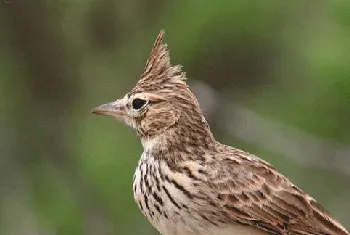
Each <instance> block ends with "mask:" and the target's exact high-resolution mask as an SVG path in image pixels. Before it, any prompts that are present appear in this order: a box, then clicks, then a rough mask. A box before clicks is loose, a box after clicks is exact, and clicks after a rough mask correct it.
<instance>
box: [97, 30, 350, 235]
mask: <svg viewBox="0 0 350 235" xmlns="http://www.w3.org/2000/svg"><path fill="white" fill-rule="evenodd" d="M163 37H164V31H161V32H160V34H159V35H158V37H157V39H156V41H155V44H154V46H153V48H152V51H151V54H150V56H149V58H148V60H147V63H146V67H145V70H144V73H143V74H142V76H141V78H140V80H139V81H138V82H137V84H136V86H135V87H134V88H133V89H132V90H131V91H130V92H129V93H128V94H126V95H125V96H124V98H122V99H120V100H117V101H114V102H111V103H108V104H104V105H101V106H99V107H97V108H95V109H94V110H93V112H94V113H96V114H103V115H109V116H113V117H116V118H118V119H119V120H121V121H122V122H124V123H126V124H127V125H129V126H131V127H133V128H134V129H135V130H136V132H137V134H138V135H139V136H140V138H141V143H142V145H143V148H144V152H143V154H142V155H141V159H140V160H139V163H138V167H137V168H136V172H135V175H134V180H133V190H134V197H135V200H136V202H137V204H138V205H139V207H140V209H141V211H142V212H143V214H144V215H145V216H146V217H147V218H148V219H149V221H150V222H151V223H152V225H153V226H154V227H155V228H157V229H158V231H159V232H160V233H161V234H162V235H231V234H235V235H248V234H253V235H254V234H255V235H260V234H261V235H262V234H281V235H287V234H288V235H316V234H317V235H335V234H338V235H349V233H348V232H347V231H346V230H345V228H343V227H342V226H341V225H340V224H339V223H338V222H337V221H336V220H335V219H334V218H333V217H332V216H331V215H330V214H329V213H328V212H327V211H326V210H325V209H323V208H322V207H321V206H320V204H318V203H317V202H316V201H315V200H314V199H313V198H311V197H310V196H309V195H308V194H306V193H305V192H304V191H302V190H301V189H299V188H298V187H297V186H295V185H294V184H293V183H291V182H290V181H289V180H288V179H287V178H286V177H284V176H283V175H281V174H280V173H278V171H276V169H274V168H273V167H272V166H271V165H270V164H269V163H267V162H265V161H264V160H262V159H260V158H258V157H256V156H255V155H252V154H250V153H247V152H244V151H242V150H239V149H236V148H234V147H231V146H226V145H223V144H221V143H219V142H218V141H216V140H215V138H214V136H213V134H212V132H211V130H210V127H209V125H208V123H207V122H206V120H205V118H204V116H203V114H202V111H201V109H200V107H199V104H198V101H197V99H196V97H195V96H194V95H193V93H192V92H191V91H190V89H189V87H188V85H187V84H186V82H185V79H186V75H185V73H184V72H182V70H181V67H180V66H178V65H177V66H172V65H171V64H170V56H169V51H168V48H167V46H166V45H165V44H163V43H162V40H163Z"/></svg>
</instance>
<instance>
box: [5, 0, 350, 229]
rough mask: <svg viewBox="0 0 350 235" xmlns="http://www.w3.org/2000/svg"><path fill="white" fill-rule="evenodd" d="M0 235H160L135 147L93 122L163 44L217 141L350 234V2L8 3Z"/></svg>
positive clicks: (100, 121) (127, 133)
mask: <svg viewBox="0 0 350 235" xmlns="http://www.w3.org/2000/svg"><path fill="white" fill-rule="evenodd" d="M0 27H1V31H0V112H1V114H0V234H6V235H7V234H11V235H17V234H18V235H20V234H21V235H22V234H26V235H31V234H33V235H34V234H35V235H36V234H43V235H46V234H47V235H51V234H52V235H61V234H62V235H63V234H64V235H69V234H74V235H76V234H78V235H79V234H87V235H89V234H91V235H92V234H101V235H103V234H118V235H123V234H125V235H130V234H140V235H152V234H157V233H156V231H155V230H154V229H153V228H152V227H151V225H150V224H149V223H148V222H147V221H146V219H145V218H144V217H143V216H142V214H141V213H140V212H139V210H138V208H137V206H136V204H135V203H134V201H133V196H132V186H131V184H132V176H133V172H134V168H135V167H136V164H137V161H138V158H139V156H140V154H141V151H142V149H141V144H140V141H139V139H138V138H137V136H136V134H135V133H134V132H133V131H132V130H131V129H129V128H128V127H125V126H123V125H121V124H120V123H118V122H117V121H115V120H113V119H111V118H106V117H97V116H93V115H91V114H90V113H89V112H90V110H91V109H92V108H93V107H94V106H96V105H98V104H101V103H104V102H108V101H112V100H115V99H116V98H118V97H122V96H124V94H125V93H126V92H127V91H128V90H130V89H131V88H132V87H133V86H134V84H135V83H136V81H137V79H138V78H139V75H140V74H141V73H142V70H143V66H144V64H145V61H146V59H147V56H148V53H149V51H150V49H151V46H152V44H153V40H154V39H155V37H156V35H157V34H158V32H159V31H160V29H162V28H164V29H165V30H166V33H167V35H166V39H165V41H166V42H167V43H168V45H169V47H170V50H171V56H172V63H173V64H182V65H183V66H184V70H185V71H186V72H187V74H188V78H189V83H190V85H191V87H192V88H193V90H194V91H195V93H196V94H197V95H198V97H199V100H200V103H201V105H202V107H203V109H204V112H205V115H206V117H207V118H208V120H209V121H210V123H211V126H212V129H213V131H214V133H215V136H216V137H217V139H218V140H220V141H222V142H224V143H227V144H230V145H234V146H236V147H239V148H243V149H245V150H247V151H249V152H252V153H255V154H257V155H259V156H260V157H261V158H263V159H265V160H267V161H269V162H271V163H272V164H273V165H274V166H276V167H277V168H278V169H279V170H280V171H281V172H282V173H283V174H285V175H286V176H288V177H289V178H290V179H292V180H293V182H295V183H296V184H297V185H299V186H300V187H301V188H303V189H304V190H306V191H307V192H308V193H309V194H311V195H312V196H313V197H314V198H316V199H317V200H318V201H319V202H321V203H322V204H323V205H324V206H325V207H326V208H327V209H328V210H329V211H330V212H332V214H333V215H334V216H335V217H336V218H338V219H339V220H340V221H341V222H342V223H343V224H344V226H346V227H347V228H350V220H349V217H350V127H349V120H350V40H349V39H350V1H348V0H331V1H326V0H311V1H298V0H297V1H280V0H272V1H245V0H240V1H238V0H237V1H233V0H230V1H225V0H222V1H210V0H201V1H185V0H178V1H161V0H145V1H126V0H125V1H117V0H98V1H97V0H95V1H92V0H84V1H83V0H76V1H68V0H40V1H20V0H2V2H1V3H0Z"/></svg>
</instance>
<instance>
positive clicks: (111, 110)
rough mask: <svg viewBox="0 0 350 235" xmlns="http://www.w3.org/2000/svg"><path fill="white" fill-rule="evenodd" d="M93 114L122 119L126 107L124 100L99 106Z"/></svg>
mask: <svg viewBox="0 0 350 235" xmlns="http://www.w3.org/2000/svg"><path fill="white" fill-rule="evenodd" d="M91 112H92V113H93V114H98V115H106V116H112V117H121V116H124V115H125V106H124V104H123V102H122V100H117V101H114V102H111V103H107V104H102V105H100V106H97V107H96V108H94V109H93V110H92V111H91Z"/></svg>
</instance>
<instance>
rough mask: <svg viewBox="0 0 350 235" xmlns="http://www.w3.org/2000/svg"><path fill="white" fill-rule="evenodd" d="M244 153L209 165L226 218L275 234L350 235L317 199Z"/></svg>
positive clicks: (210, 183) (214, 191)
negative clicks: (242, 156)
mask: <svg viewBox="0 0 350 235" xmlns="http://www.w3.org/2000/svg"><path fill="white" fill-rule="evenodd" d="M235 154H237V153H235ZM238 154H239V153H238ZM244 155H245V157H244V158H240V157H238V158H237V157H235V156H232V157H230V156H229V155H227V154H225V155H223V156H221V157H219V158H215V161H213V162H212V163H211V164H209V165H208V168H209V169H208V170H209V171H208V172H210V174H209V177H208V181H207V185H208V186H209V188H210V189H211V190H210V191H211V194H212V196H213V201H215V202H216V203H218V204H217V205H218V206H219V207H222V211H224V213H225V216H226V217H228V218H229V219H232V220H234V221H236V222H239V223H243V224H247V225H251V226H256V227H258V228H260V229H262V230H265V231H267V232H269V233H271V234H283V235H287V234H289V235H306V234H308V235H316V234H317V235H333V234H334V235H335V234H338V235H349V233H348V232H347V231H346V230H345V229H344V228H343V227H342V226H341V225H340V224H339V223H338V222H337V221H336V220H334V219H333V218H332V217H331V216H330V215H329V213H328V212H327V211H326V210H325V209H323V208H322V207H321V206H320V205H319V204H318V203H317V202H316V201H315V200H314V199H313V198H311V197H310V196H308V195H307V194H305V193H304V192H303V191H302V190H301V189H299V188H298V187H296V186H295V185H293V184H292V183H291V182H290V181H289V180H288V179H287V178H285V177H284V176H282V175H281V174H279V173H278V172H277V171H276V170H275V169H274V168H273V167H271V166H270V165H269V164H268V163H266V162H264V161H262V160H260V159H259V158H257V157H255V156H253V155H247V153H244ZM247 156H248V157H247Z"/></svg>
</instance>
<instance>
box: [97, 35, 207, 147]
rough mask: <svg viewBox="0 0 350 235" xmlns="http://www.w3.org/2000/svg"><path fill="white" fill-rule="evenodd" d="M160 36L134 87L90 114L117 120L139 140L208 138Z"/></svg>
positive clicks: (193, 103) (196, 108) (199, 116)
mask: <svg viewBox="0 0 350 235" xmlns="http://www.w3.org/2000/svg"><path fill="white" fill-rule="evenodd" d="M163 37H164V31H161V32H160V33H159V35H158V37H157V39H156V41H155V43H154V46H153V48H152V51H151V53H150V56H149V58H148V60H147V63H146V67H145V70H144V72H143V74H142V75H141V78H140V80H139V81H138V82H137V84H136V86H135V87H134V88H133V89H132V90H131V91H130V92H129V93H127V94H126V95H125V96H124V97H123V98H122V99H118V100H116V101H113V102H110V103H107V104H103V105H100V106H98V107H96V108H94V109H93V111H92V112H93V113H94V114H100V115H107V116H112V117H115V118H117V119H119V120H121V121H122V122H124V123H125V124H127V125H129V126H131V127H133V128H134V129H136V131H137V133H138V134H139V135H140V136H141V139H142V140H150V139H153V138H154V137H157V136H161V135H163V136H164V135H165V136H168V137H170V138H173V139H175V138H183V140H186V139H191V141H195V140H196V139H198V140H205V139H206V138H212V135H211V132H210V129H209V126H208V124H207V122H206V121H205V118H204V117H203V115H202V112H201V109H200V108H199V104H198V101H197V99H196V97H195V96H194V95H193V93H192V92H191V91H190V89H189V87H188V85H187V84H186V82H185V80H186V75H185V73H184V72H182V70H181V66H179V65H176V66H172V65H171V64H170V57H169V51H168V48H167V46H166V45H165V44H162V40H163ZM194 134H196V135H199V136H196V137H193V135H194ZM208 135H209V137H208Z"/></svg>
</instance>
